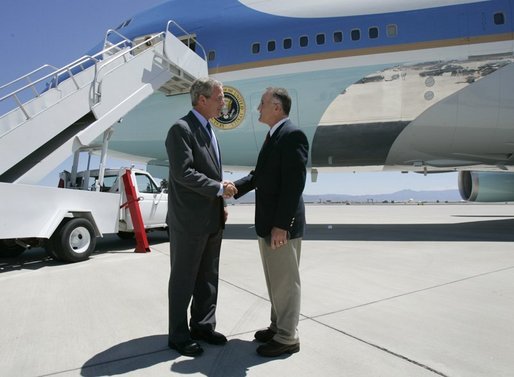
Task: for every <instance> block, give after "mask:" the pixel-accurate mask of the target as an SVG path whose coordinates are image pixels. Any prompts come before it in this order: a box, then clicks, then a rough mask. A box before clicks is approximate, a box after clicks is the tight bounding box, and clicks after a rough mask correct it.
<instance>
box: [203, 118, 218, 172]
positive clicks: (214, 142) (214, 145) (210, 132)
mask: <svg viewBox="0 0 514 377" xmlns="http://www.w3.org/2000/svg"><path fill="white" fill-rule="evenodd" d="M205 127H206V128H207V131H208V133H209V137H210V139H211V144H212V147H213V149H214V152H215V153H216V157H217V159H218V163H221V161H220V155H219V149H218V140H216V137H215V136H214V133H213V132H212V127H211V124H210V123H209V122H207V125H206V126H205Z"/></svg>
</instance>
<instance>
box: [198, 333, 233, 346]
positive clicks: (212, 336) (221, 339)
mask: <svg viewBox="0 0 514 377" xmlns="http://www.w3.org/2000/svg"><path fill="white" fill-rule="evenodd" d="M191 338H193V339H194V340H204V341H206V342H207V343H209V344H215V345H221V344H225V343H227V338H226V337H225V335H223V334H220V333H219V332H216V331H202V330H196V329H191Z"/></svg>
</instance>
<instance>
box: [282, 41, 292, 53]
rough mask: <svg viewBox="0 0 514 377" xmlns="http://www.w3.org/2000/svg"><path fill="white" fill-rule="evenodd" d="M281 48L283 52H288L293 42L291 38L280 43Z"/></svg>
mask: <svg viewBox="0 0 514 377" xmlns="http://www.w3.org/2000/svg"><path fill="white" fill-rule="evenodd" d="M282 46H283V47H284V50H288V49H290V48H291V47H292V46H293V40H292V39H291V38H286V39H284V40H283V41H282Z"/></svg>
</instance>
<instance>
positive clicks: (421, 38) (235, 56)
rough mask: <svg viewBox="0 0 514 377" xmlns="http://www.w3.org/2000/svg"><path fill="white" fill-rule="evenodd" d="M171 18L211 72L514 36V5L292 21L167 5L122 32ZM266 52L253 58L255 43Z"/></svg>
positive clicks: (211, 5)
mask: <svg viewBox="0 0 514 377" xmlns="http://www.w3.org/2000/svg"><path fill="white" fill-rule="evenodd" d="M502 11H503V12H504V13H505V14H506V20H507V22H506V23H505V24H503V25H495V24H494V22H493V14H494V13H496V12H502ZM169 19H173V20H175V21H176V22H177V23H179V24H180V25H181V26H182V27H183V28H184V29H186V30H187V31H188V32H189V33H194V34H196V37H197V39H198V41H199V42H200V43H201V44H202V45H203V46H204V47H205V49H206V50H207V51H210V50H214V51H215V52H216V59H215V60H214V61H211V62H209V66H210V68H212V67H217V68H220V67H224V66H231V65H237V64H243V63H251V62H260V61H266V60H270V59H279V58H287V57H295V56H299V55H308V54H315V53H316V54H319V53H324V52H333V51H344V50H352V49H363V48H374V47H382V46H394V45H402V44H409V43H420V42H428V41H441V40H445V39H455V38H464V37H480V36H486V35H494V34H503V33H508V32H512V24H511V21H510V1H509V0H498V1H485V2H479V3H471V4H464V5H454V6H445V7H439V8H432V9H422V10H414V11H405V12H395V13H386V14H375V15H363V16H352V17H333V18H293V17H283V16H274V15H270V14H266V13H261V12H258V11H255V10H253V9H251V8H248V7H246V6H244V5H242V4H241V3H239V2H238V1H236V0H225V1H223V2H220V1H217V2H211V1H200V0H188V1H177V0H175V1H168V2H165V3H163V4H161V5H158V6H156V7H154V8H152V9H149V10H147V11H145V12H142V13H140V14H138V15H136V16H135V17H134V18H133V20H132V21H131V22H130V24H129V25H128V26H127V27H124V28H122V29H121V30H120V32H121V33H122V34H124V35H126V36H127V37H129V38H134V37H136V36H140V35H144V34H151V33H155V32H159V31H162V30H163V29H164V28H165V26H166V23H167V21H168V20H169ZM388 24H395V25H397V26H398V36H397V37H394V38H388V37H387V36H386V27H387V25H388ZM370 27H378V29H379V37H378V38H376V39H370V38H369V37H368V35H367V34H368V29H369V28H370ZM353 29H360V30H361V39H360V40H358V41H352V40H351V38H350V33H351V30H353ZM334 31H342V32H343V34H344V39H343V42H342V43H334V42H333V41H332V35H333V32H334ZM320 33H325V35H326V42H325V44H323V45H317V44H316V41H315V39H316V35H317V34H320ZM300 36H308V37H309V45H308V46H307V47H299V43H298V39H299V37H300ZM284 38H292V40H293V46H292V48H291V49H287V50H286V49H283V48H282V41H283V39H284ZM270 40H274V41H276V44H277V48H276V49H275V51H272V52H268V51H267V42H268V41H270ZM255 42H259V43H260V44H261V52H260V53H259V54H253V53H252V51H251V46H252V44H253V43H255Z"/></svg>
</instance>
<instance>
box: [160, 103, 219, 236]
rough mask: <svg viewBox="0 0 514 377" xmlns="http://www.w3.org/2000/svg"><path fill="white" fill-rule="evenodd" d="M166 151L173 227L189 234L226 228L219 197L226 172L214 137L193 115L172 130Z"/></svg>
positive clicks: (178, 122)
mask: <svg viewBox="0 0 514 377" xmlns="http://www.w3.org/2000/svg"><path fill="white" fill-rule="evenodd" d="M166 150H167V152H168V158H169V164H170V175H169V188H168V225H169V227H170V228H172V229H174V230H176V231H178V232H187V233H189V234H205V233H209V234H210V233H214V232H217V231H218V230H219V229H220V228H223V227H224V210H223V207H224V201H223V198H222V197H218V196H217V194H218V191H219V189H220V182H221V180H222V168H221V166H220V164H219V162H218V158H217V157H216V152H215V150H214V148H213V146H212V145H211V139H210V137H209V136H208V134H207V132H206V131H205V129H204V128H203V127H202V125H201V123H200V121H199V120H198V118H197V117H196V116H195V115H194V114H193V112H192V111H190V112H189V114H187V115H186V116H185V117H183V118H181V119H179V120H178V121H177V122H176V123H175V124H174V125H173V126H172V127H171V128H170V130H169V132H168V136H167V138H166Z"/></svg>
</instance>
